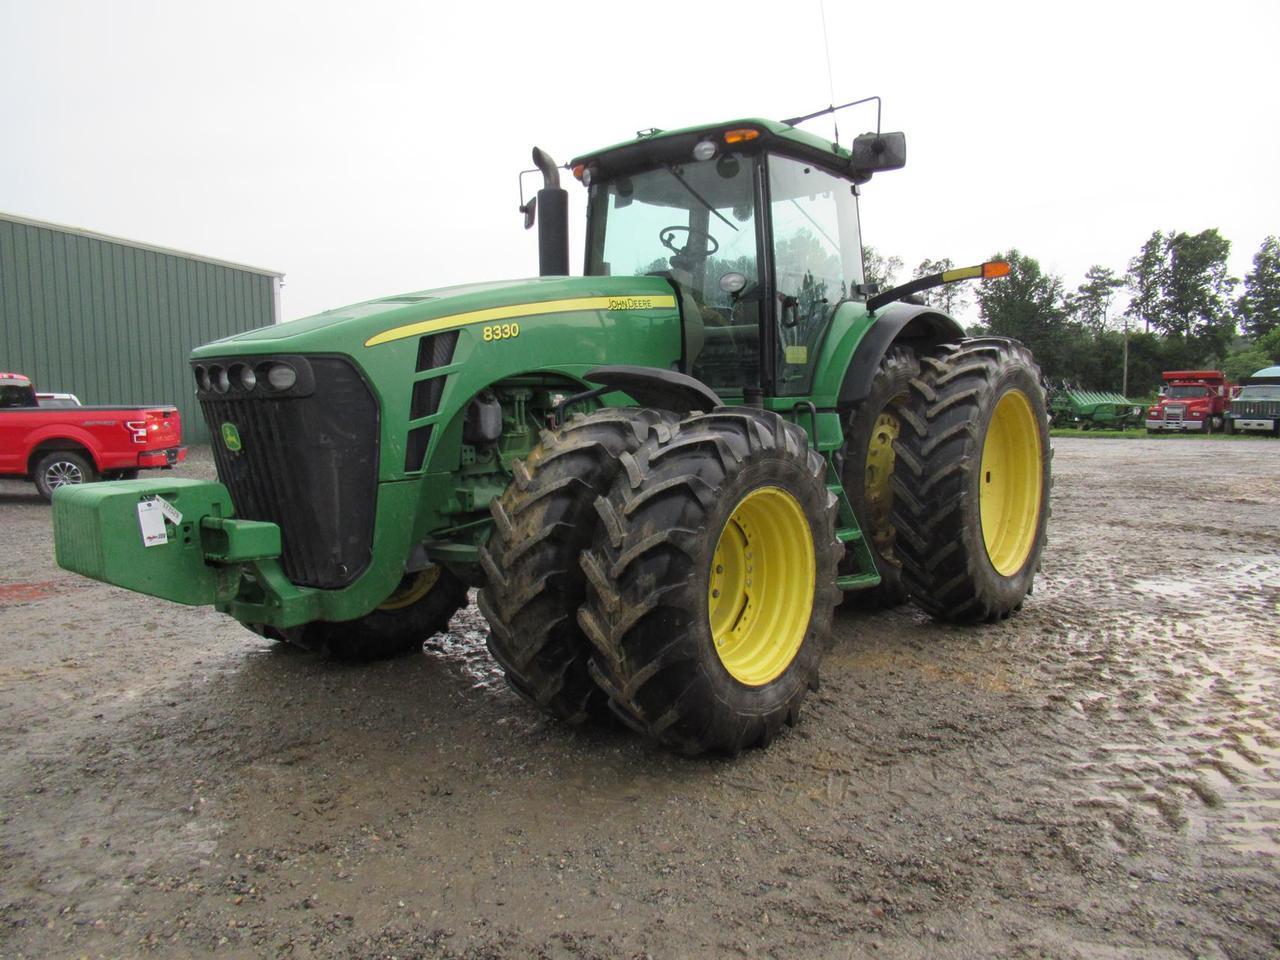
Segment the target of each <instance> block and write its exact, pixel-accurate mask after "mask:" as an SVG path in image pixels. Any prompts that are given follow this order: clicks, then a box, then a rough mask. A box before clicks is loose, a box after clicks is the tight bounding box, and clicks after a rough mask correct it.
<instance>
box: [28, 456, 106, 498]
mask: <svg viewBox="0 0 1280 960" xmlns="http://www.w3.org/2000/svg"><path fill="white" fill-rule="evenodd" d="M32 479H34V480H35V482H36V489H37V490H39V491H40V496H42V497H44V498H45V499H46V500H48V501H50V502H52V501H53V491H55V490H57V489H58V488H59V487H75V486H79V485H80V484H82V483H93V482H94V481H95V480H97V479H98V472H97V471H96V470H95V469H94V468H93V461H92V460H90V459H89V458H88V457H86V456H85V455H84V454H82V453H76V452H75V451H74V450H54V451H52V452H50V453H46V454H45V455H44V456H43V457H41V458H40V459H39V460H37V461H36V468H35V471H34V474H33V477H32Z"/></svg>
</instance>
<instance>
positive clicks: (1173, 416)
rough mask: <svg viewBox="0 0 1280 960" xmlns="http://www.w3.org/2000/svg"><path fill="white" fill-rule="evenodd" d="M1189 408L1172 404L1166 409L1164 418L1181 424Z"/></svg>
mask: <svg viewBox="0 0 1280 960" xmlns="http://www.w3.org/2000/svg"><path fill="white" fill-rule="evenodd" d="M1186 413H1187V408H1186V407H1184V406H1182V405H1181V404H1176V403H1171V404H1169V405H1168V406H1166V407H1165V408H1164V418H1165V419H1166V420H1173V421H1175V422H1180V421H1181V420H1182V419H1183V417H1185V416H1186Z"/></svg>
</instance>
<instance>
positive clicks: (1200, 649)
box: [0, 438, 1280, 960]
mask: <svg viewBox="0 0 1280 960" xmlns="http://www.w3.org/2000/svg"><path fill="white" fill-rule="evenodd" d="M1055 445H1056V448H1057V457H1056V461H1055V473H1056V478H1057V479H1056V487H1055V490H1054V499H1053V506H1054V518H1053V521H1052V526H1051V528H1050V547H1049V550H1048V552H1047V553H1046V556H1045V563H1044V571H1043V575H1042V577H1041V578H1040V580H1039V581H1038V582H1037V589H1036V592H1035V595H1034V596H1033V597H1032V598H1031V599H1030V600H1029V601H1028V603H1027V605H1026V607H1025V608H1024V610H1023V611H1022V613H1021V614H1020V615H1019V616H1017V617H1016V618H1014V619H1013V620H1011V621H1009V622H1008V623H1005V624H1000V625H996V626H991V627H985V628H981V629H956V628H950V627H943V626H938V625H935V624H933V623H931V622H929V621H927V620H926V619H924V618H923V617H922V616H921V615H919V614H917V613H916V612H915V611H914V610H913V609H912V608H910V607H906V608H902V609H900V610H896V611H891V612H886V613H878V614H874V615H868V614H858V613H843V612H842V613H840V614H839V615H838V616H837V622H836V630H835V637H834V646H833V649H832V651H831V653H830V654H829V655H828V658H827V660H826V661H825V665H824V670H823V686H822V689H821V691H820V692H819V693H818V694H816V695H814V696H812V697H811V698H810V700H809V701H808V702H807V709H806V712H805V715H804V717H803V719H802V722H801V724H800V726H799V727H798V728H797V729H796V730H794V731H792V732H791V733H790V734H789V735H786V736H784V737H782V738H781V739H780V740H778V741H777V742H775V743H774V745H773V746H772V747H771V748H770V749H768V750H767V751H763V752H760V751H757V752H754V753H751V754H748V755H744V756H743V757H741V758H739V759H738V760H736V761H729V760H698V761H686V760H681V759H679V758H677V757H674V756H671V755H669V754H667V753H665V752H664V751H662V750H660V749H657V748H655V747H652V746H650V745H648V744H646V743H644V742H642V741H639V740H637V739H636V738H634V737H632V736H630V735H629V734H626V733H623V732H619V731H611V730H589V729H588V730H581V729H567V728H565V727H563V726H561V725H559V724H557V723H554V722H551V721H548V720H544V719H543V718H542V717H540V716H539V715H538V714H537V713H535V712H534V711H533V710H532V709H531V708H530V707H528V706H526V705H525V704H524V703H523V702H522V701H520V700H519V699H518V698H517V697H515V696H514V695H513V694H511V693H509V692H508V691H507V690H506V688H505V687H504V685H503V683H502V681H501V678H500V677H499V676H498V674H497V672H496V670H495V668H494V667H493V665H492V664H491V662H490V661H489V659H488V657H487V655H486V653H485V651H484V633H485V626H484V622H483V620H482V619H481V618H480V616H479V614H478V613H477V612H476V610H475V608H474V606H472V607H470V608H468V609H467V610H465V611H463V612H462V613H460V614H459V615H458V617H457V618H455V620H454V623H453V625H452V627H453V629H452V632H451V633H450V634H448V635H442V636H439V637H436V638H434V639H432V640H431V641H429V642H428V643H427V645H426V650H425V652H424V653H423V655H421V656H414V657H411V658H408V659H405V660H400V661H395V662H392V663H384V664H378V665H374V666H367V667H352V666H343V665H337V664H331V663H326V662H323V661H320V660H317V659H315V658H313V657H311V656H310V655H308V654H304V653H297V652H292V651H290V650H288V649H287V648H276V647H274V646H273V645H272V644H270V643H268V642H266V641H263V640H261V639H259V638H257V637H255V636H254V635H252V634H250V633H248V632H246V631H244V630H243V629H241V628H240V627H239V626H238V625H236V624H235V623H234V622H233V621H231V620H228V619H226V618H223V617H221V616H219V615H217V614H214V613H212V612H211V611H208V610H205V609H200V608H185V607H180V606H177V605H174V604H169V603H165V602H163V601H152V600H149V599H147V598H145V597H142V596H138V595H135V594H130V593H127V592H125V591H122V590H117V589H115V588H112V587H107V586H105V585H102V584H97V583H93V582H90V581H87V580H83V579H80V578H78V577H75V576H73V575H71V574H68V573H66V572H65V571H62V570H60V569H59V568H58V567H57V566H56V565H55V564H54V562H53V559H52V544H51V530H50V519H49V509H48V507H47V506H46V505H45V504H44V503H43V502H42V501H41V500H39V498H38V497H37V496H36V494H35V491H34V488H33V487H31V486H30V485H27V484H22V483H17V482H9V481H5V482H0V520H2V522H0V550H2V551H3V555H4V556H5V557H6V558H7V562H6V563H5V564H4V566H3V568H2V569H0V635H2V636H3V643H2V644H0V956H3V957H31V958H36V957H40V958H44V957H64V956H65V957H80V956H89V957H118V956H133V955H155V956H181V957H187V956H196V957H203V956H206V955H208V956H227V957H257V956H270V957H341V958H346V957H352V958H356V957H360V958H362V957H401V958H406V957H475V958H482V957H511V958H516V957H552V958H561V957H564V958H570V957H645V956H648V957H655V958H658V957H695V956H696V957H722V956H724V957H736V956H742V957H755V956H761V957H778V958H788V957H818V958H841V960H843V958H849V957H871V956H876V957H956V958H960V957H973V956H998V957H1081V958H1084V957H1090V958H1092V957H1104V958H1144V960H1145V958H1166V957H1168V958H1173V957H1197V956H1199V957H1210V958H1216V957H1232V958H1235V957H1273V956H1276V955H1277V953H1280V869H1278V868H1280V628H1278V627H1277V622H1278V620H1280V611H1278V607H1277V605H1278V603H1280V442H1266V441H1257V442H1216V441H1206V440H1201V439H1195V438H1188V439H1181V438H1169V439H1165V438H1161V439H1154V440H1132V441H1127V440H1076V439H1067V440H1058V441H1056V442H1055ZM182 472H183V473H185V474H187V475H191V476H211V475H212V470H211V467H210V464H209V461H208V458H207V456H204V457H201V456H197V457H196V458H194V460H193V462H192V463H190V464H188V465H186V466H184V468H183V470H182Z"/></svg>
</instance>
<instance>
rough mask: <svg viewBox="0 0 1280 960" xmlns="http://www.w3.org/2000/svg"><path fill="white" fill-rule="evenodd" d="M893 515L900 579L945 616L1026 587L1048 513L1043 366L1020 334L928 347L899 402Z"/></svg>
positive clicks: (1021, 593)
mask: <svg viewBox="0 0 1280 960" xmlns="http://www.w3.org/2000/svg"><path fill="white" fill-rule="evenodd" d="M899 414H900V416H901V417H902V421H903V431H902V434H901V436H900V438H899V441H898V446H897V453H898V467H897V470H896V471H895V472H894V492H895V499H894V515H893V516H894V524H895V526H896V527H897V529H898V541H897V548H898V556H899V557H900V558H901V560H902V568H903V581H904V582H905V583H906V586H907V589H908V590H909V591H910V593H911V595H912V597H913V598H914V599H915V601H916V602H917V603H918V604H919V605H920V606H921V607H922V608H923V609H924V610H925V611H926V612H927V613H929V614H930V615H931V616H933V617H934V618H935V619H938V620H943V621H946V622H949V623H979V622H984V621H985V622H994V621H996V620H1001V619H1004V618H1005V617H1007V616H1009V615H1010V614H1011V613H1013V612H1014V611H1015V610H1017V609H1018V608H1019V607H1020V606H1021V605H1022V602H1023V600H1024V599H1025V597H1026V596H1027V594H1028V593H1030V592H1031V587H1032V582H1033V581H1034V579H1035V575H1036V572H1037V570H1038V569H1039V566H1040V556H1041V553H1042V552H1043V550H1044V545H1045V537H1046V526H1047V521H1048V517H1049V490H1050V487H1051V477H1050V470H1049V463H1050V458H1051V456H1052V454H1051V451H1050V448H1049V417H1048V413H1047V411H1046V409H1045V398H1044V390H1043V388H1042V387H1041V382H1040V370H1039V368H1038V367H1037V366H1036V364H1035V361H1034V360H1033V359H1032V357H1031V352H1030V351H1029V350H1027V348H1026V347H1024V346H1023V345H1022V344H1020V343H1018V342H1017V341H1015V340H1007V339H1004V338H1001V337H979V338H975V339H972V340H962V341H960V342H959V343H955V344H946V345H943V346H941V347H939V348H937V349H936V350H935V351H933V352H932V353H930V354H928V355H926V356H924V357H922V358H921V374H920V377H919V378H918V379H917V380H915V381H914V382H913V383H912V390H911V397H910V400H909V402H908V403H907V404H906V405H904V406H903V407H901V408H900V410H899Z"/></svg>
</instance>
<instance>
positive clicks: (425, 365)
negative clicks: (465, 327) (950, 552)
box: [418, 330, 458, 373]
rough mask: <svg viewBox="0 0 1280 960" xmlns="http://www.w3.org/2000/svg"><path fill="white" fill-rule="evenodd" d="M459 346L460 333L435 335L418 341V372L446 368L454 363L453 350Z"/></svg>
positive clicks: (450, 332) (453, 331)
mask: <svg viewBox="0 0 1280 960" xmlns="http://www.w3.org/2000/svg"><path fill="white" fill-rule="evenodd" d="M457 344H458V331H457V330H449V331H446V332H445V333H433V334H431V336H429V337H423V338H422V339H421V340H419V341H418V372H419V373H422V371H424V370H434V369H435V368H436V367H446V366H448V365H449V364H450V363H452V362H453V348H454V347H455V346H457Z"/></svg>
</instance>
